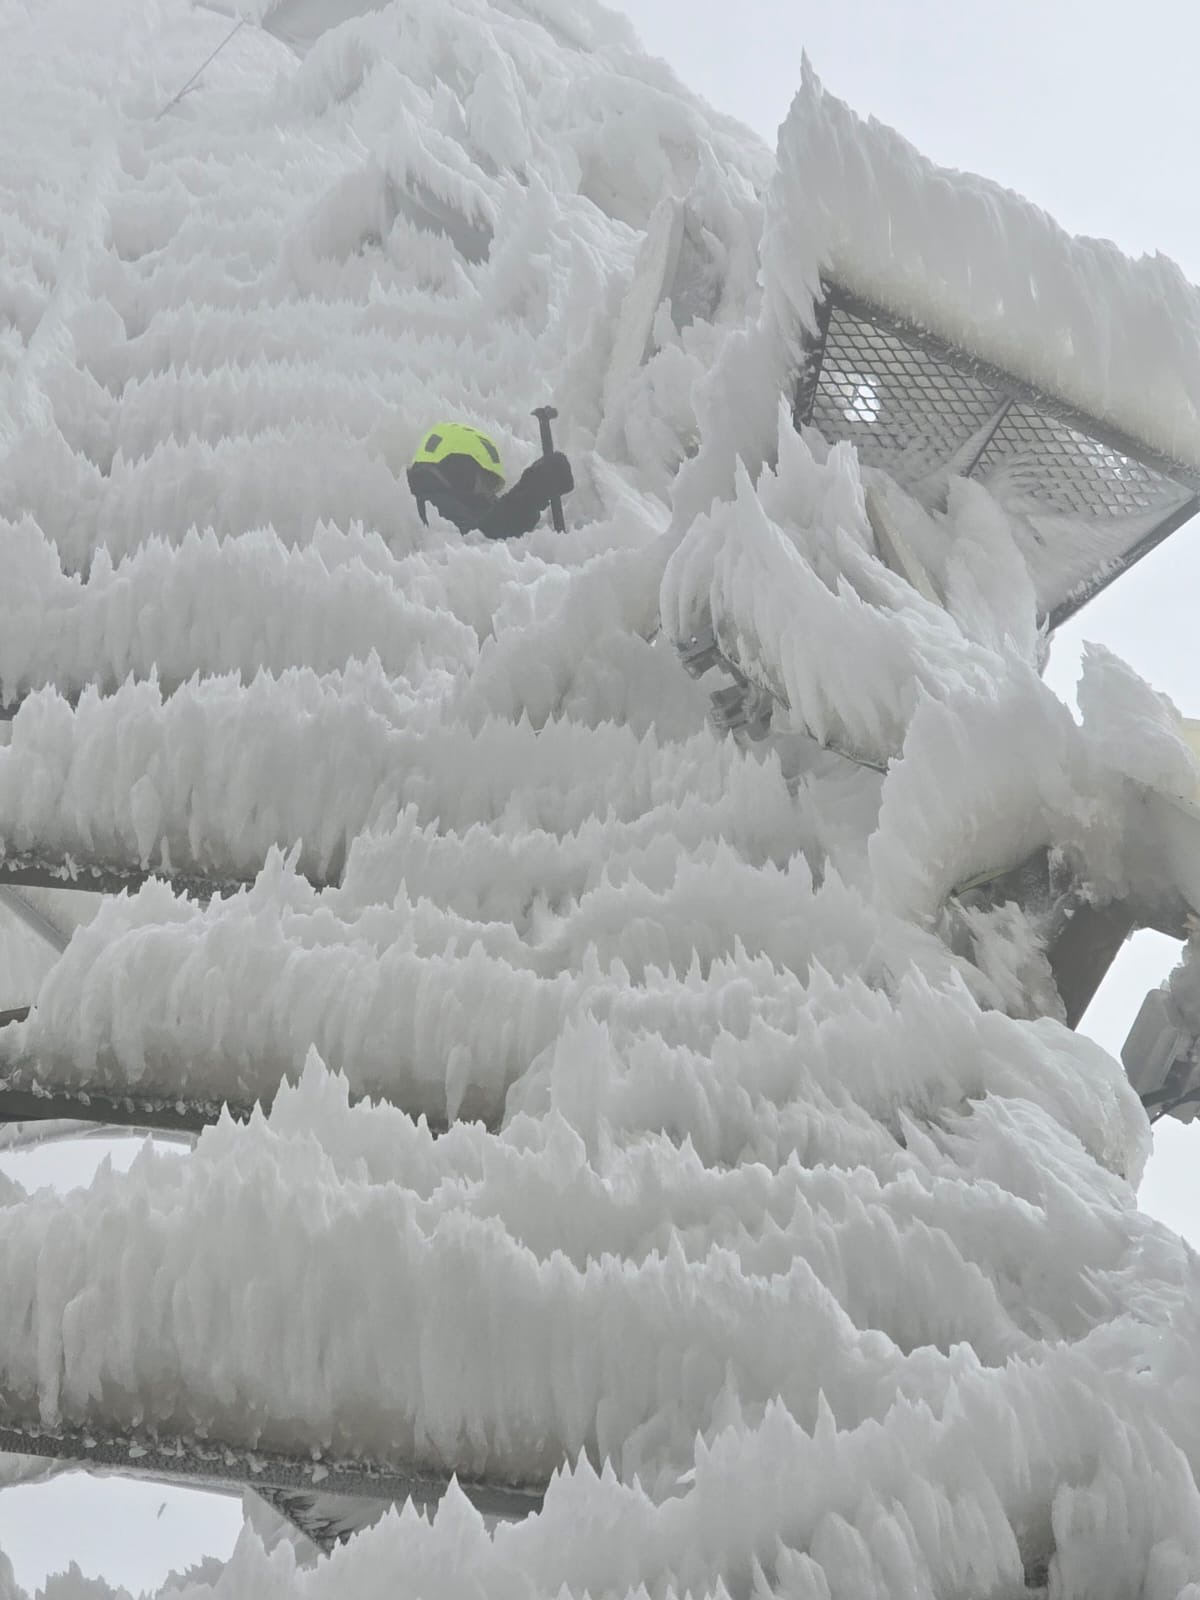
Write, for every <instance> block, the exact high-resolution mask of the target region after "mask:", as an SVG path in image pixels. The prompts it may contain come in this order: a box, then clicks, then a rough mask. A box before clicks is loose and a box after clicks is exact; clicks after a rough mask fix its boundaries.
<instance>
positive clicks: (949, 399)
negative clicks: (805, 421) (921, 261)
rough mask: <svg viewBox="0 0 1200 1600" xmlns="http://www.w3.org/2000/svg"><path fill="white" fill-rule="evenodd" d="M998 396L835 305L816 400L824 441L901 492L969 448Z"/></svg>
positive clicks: (815, 419)
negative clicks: (846, 447) (844, 443)
mask: <svg viewBox="0 0 1200 1600" xmlns="http://www.w3.org/2000/svg"><path fill="white" fill-rule="evenodd" d="M1001 400H1002V396H1000V395H999V394H998V393H997V392H996V391H995V390H993V389H989V388H987V387H986V386H985V385H984V384H982V383H980V382H979V381H978V380H977V379H976V378H973V377H971V376H969V375H968V374H967V373H965V372H960V371H958V370H957V369H956V368H954V367H952V366H950V365H949V364H948V363H946V362H944V361H939V360H937V359H936V358H935V357H934V356H932V355H930V354H928V353H927V352H926V351H924V350H922V349H921V348H920V347H919V346H916V345H912V344H906V343H905V342H904V341H903V340H901V339H899V338H898V337H896V335H894V334H892V333H889V332H887V331H886V330H885V329H883V328H881V327H877V326H876V325H875V324H873V323H870V322H865V321H862V320H860V319H859V318H858V317H854V316H851V315H850V314H849V313H848V312H846V311H845V310H843V309H842V307H840V306H837V305H835V306H834V307H833V309H832V312H831V314H830V318H829V331H828V334H827V336H826V339H825V351H824V359H823V361H822V364H821V371H820V376H819V379H818V382H817V386H816V392H815V395H814V398H813V410H812V421H813V423H814V424H815V425H816V426H817V427H818V428H819V429H820V430H821V432H822V433H823V434H824V435H825V437H826V438H827V439H848V440H850V441H851V443H853V444H854V445H855V447H856V448H857V450H858V453H859V456H860V458H861V459H862V460H863V461H864V462H866V464H867V465H868V466H872V467H881V468H886V470H887V471H888V472H890V473H891V474H892V476H893V477H894V478H896V479H897V480H898V481H899V482H900V483H903V484H904V485H905V486H906V487H910V488H911V487H914V486H915V485H916V484H918V483H920V482H922V481H923V480H924V479H926V478H928V477H929V476H930V475H931V474H933V473H936V472H938V471H939V470H940V471H944V470H945V469H946V467H947V465H948V463H950V462H952V461H953V460H954V459H955V458H956V457H957V456H959V455H960V454H961V453H962V452H963V450H964V449H969V447H970V444H971V441H972V440H973V439H974V438H975V437H976V436H977V435H978V434H979V432H980V430H981V429H983V428H985V427H986V426H987V424H988V421H989V419H990V418H992V417H993V416H994V414H995V412H996V410H997V408H998V407H999V405H1000V404H1001Z"/></svg>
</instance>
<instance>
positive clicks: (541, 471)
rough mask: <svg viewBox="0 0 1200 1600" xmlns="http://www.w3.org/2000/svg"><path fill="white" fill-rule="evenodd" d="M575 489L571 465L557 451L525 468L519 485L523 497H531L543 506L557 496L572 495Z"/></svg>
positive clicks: (560, 452) (541, 457) (559, 451)
mask: <svg viewBox="0 0 1200 1600" xmlns="http://www.w3.org/2000/svg"><path fill="white" fill-rule="evenodd" d="M574 487H575V477H574V474H573V473H572V471H571V463H570V462H569V461H568V460H567V458H566V456H565V455H563V453H562V451H561V450H555V451H553V452H552V453H551V454H550V455H548V456H540V457H539V458H538V460H536V461H535V462H534V463H533V465H532V466H528V467H526V468H525V471H524V472H523V473H522V474H521V477H520V481H519V482H518V483H517V489H518V490H519V491H520V493H521V494H522V495H526V494H527V495H529V497H530V498H531V499H536V500H537V501H538V502H539V503H540V504H541V505H542V506H548V505H549V504H550V502H551V500H553V499H554V498H555V496H559V497H561V496H562V495H564V494H570V492H571V490H572V489H573V488H574Z"/></svg>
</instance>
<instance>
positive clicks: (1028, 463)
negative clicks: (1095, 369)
mask: <svg viewBox="0 0 1200 1600" xmlns="http://www.w3.org/2000/svg"><path fill="white" fill-rule="evenodd" d="M885 320H886V319H883V318H882V316H881V320H880V321H879V322H875V321H872V320H870V319H869V318H867V317H865V316H860V315H857V314H855V313H854V312H852V311H850V310H848V309H847V308H846V306H844V305H843V304H841V303H840V302H839V300H838V299H837V297H836V295H835V297H834V299H833V303H832V305H831V307H830V310H829V321H828V332H827V334H826V337H825V341H824V346H823V350H822V352H821V364H820V371H819V373H818V374H817V381H816V384H815V387H814V388H813V390H812V415H811V419H806V420H811V421H812V422H813V423H814V424H815V425H816V426H817V427H818V428H819V429H820V430H821V432H822V433H823V434H824V435H825V437H826V438H828V439H834V440H843V439H845V440H849V441H850V442H851V443H853V444H854V445H855V447H856V448H857V450H858V452H859V455H860V457H861V459H862V460H863V461H864V462H865V463H866V464H867V465H868V466H873V467H881V468H884V469H885V470H886V471H888V472H889V473H890V474H891V475H892V476H893V477H894V478H896V479H897V481H898V482H900V483H902V484H903V485H904V486H905V487H906V488H909V489H916V488H918V487H919V486H920V485H922V484H926V483H929V482H930V480H933V482H934V483H936V482H938V481H940V480H941V479H943V478H944V476H945V475H946V474H947V473H949V472H955V473H962V474H970V473H972V472H978V473H979V475H980V476H981V477H985V478H987V479H989V480H995V481H998V482H1002V483H1003V485H1004V487H1005V489H1006V490H1007V491H1008V492H1009V493H1015V494H1019V495H1020V496H1021V497H1022V499H1025V500H1027V501H1029V502H1030V509H1031V510H1033V509H1039V510H1042V511H1044V512H1046V513H1049V514H1054V515H1059V516H1072V517H1082V518H1086V519H1089V520H1095V519H1102V520H1106V519H1109V518H1121V517H1138V518H1146V517H1147V516H1149V517H1150V518H1151V519H1152V518H1153V516H1154V515H1155V514H1161V515H1162V516H1163V517H1166V516H1168V515H1169V514H1170V513H1171V512H1172V511H1173V510H1175V509H1177V508H1178V507H1179V506H1180V505H1181V504H1182V502H1183V501H1184V500H1186V499H1187V497H1188V494H1189V490H1187V489H1186V488H1184V487H1183V486H1182V485H1181V484H1180V483H1178V482H1176V481H1175V480H1174V479H1172V478H1171V477H1169V476H1167V475H1166V474H1165V473H1163V472H1160V471H1157V470H1156V469H1155V468H1153V467H1150V466H1147V465H1145V464H1144V463H1143V462H1141V461H1138V460H1137V459H1135V458H1134V457H1132V456H1129V455H1125V454H1122V452H1121V451H1119V450H1117V449H1115V448H1113V447H1112V446H1110V445H1107V444H1103V443H1101V442H1100V441H1099V440H1098V439H1096V438H1094V437H1092V436H1091V435H1089V434H1087V433H1085V432H1082V431H1080V430H1078V429H1076V428H1074V427H1071V426H1069V425H1068V424H1067V423H1066V422H1063V421H1061V420H1060V419H1059V418H1058V417H1056V416H1054V415H1051V414H1049V413H1048V412H1046V411H1043V410H1041V409H1040V408H1039V407H1038V406H1037V405H1036V404H1033V403H1031V402H1030V401H1029V400H1028V399H1027V398H1025V397H1023V396H1022V395H1021V394H1020V386H1019V385H1017V384H1016V383H1015V381H1014V383H1013V384H1012V386H1011V387H1010V386H1009V385H1007V384H1006V383H1005V382H1004V379H1003V375H1002V374H993V373H992V372H991V369H986V370H987V376H986V377H985V376H984V375H982V374H981V372H980V370H979V368H980V367H981V366H982V364H981V363H975V362H972V361H971V360H970V358H969V357H966V356H963V357H962V360H961V363H960V362H958V361H956V360H954V359H953V358H952V357H951V356H950V355H949V354H948V353H943V352H942V351H941V350H931V349H928V348H925V347H924V344H923V343H922V342H921V340H920V338H919V337H913V338H909V337H906V336H905V335H904V334H903V333H902V332H899V331H896V330H894V329H892V328H890V327H888V326H886V325H885Z"/></svg>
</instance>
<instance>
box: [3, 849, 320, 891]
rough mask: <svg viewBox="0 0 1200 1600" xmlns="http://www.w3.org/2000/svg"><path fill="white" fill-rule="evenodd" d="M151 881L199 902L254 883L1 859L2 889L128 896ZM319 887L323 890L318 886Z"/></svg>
mask: <svg viewBox="0 0 1200 1600" xmlns="http://www.w3.org/2000/svg"><path fill="white" fill-rule="evenodd" d="M150 878H162V879H163V880H164V881H165V882H167V883H169V884H170V885H171V887H172V888H173V889H174V890H175V891H176V892H177V893H179V894H186V895H190V896H191V897H192V898H193V899H196V900H211V899H213V898H214V897H215V896H218V895H228V894H235V893H236V892H237V890H239V889H244V888H246V887H247V885H248V884H249V883H250V882H251V881H252V880H251V879H249V878H245V877H241V876H238V875H236V874H232V873H221V872H203V871H196V870H193V869H190V868H189V869H183V870H178V871H177V870H170V871H168V870H167V869H166V868H164V867H161V866H159V867H142V866H131V865H130V864H129V863H128V862H112V861H95V860H88V859H79V858H77V857H75V856H72V855H67V854H63V855H61V856H51V855H33V854H29V855H22V854H8V855H6V856H4V857H3V858H2V859H0V888H2V887H4V886H5V885H11V886H12V887H14V888H22V889H83V890H85V891H86V892H87V893H89V894H125V893H130V892H132V891H133V890H135V889H139V888H140V887H141V886H142V884H144V883H146V882H147V881H148V880H149V879H150ZM318 887H322V886H321V885H318Z"/></svg>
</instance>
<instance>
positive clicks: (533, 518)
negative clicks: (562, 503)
mask: <svg viewBox="0 0 1200 1600" xmlns="http://www.w3.org/2000/svg"><path fill="white" fill-rule="evenodd" d="M574 487H575V479H574V477H573V476H572V474H571V464H570V462H569V461H568V460H567V458H566V456H564V455H563V454H562V452H561V451H559V450H556V451H555V452H554V453H553V455H549V456H541V457H540V458H539V459H538V460H537V461H535V462H534V463H533V465H532V466H530V467H526V469H525V471H524V472H523V473H522V474H521V476H520V477H519V478H518V479H517V481H516V483H514V484H513V486H512V488H511V489H510V490H509V491H508V493H507V494H502V495H501V496H500V498H499V499H498V500H493V501H492V503H491V505H489V506H488V508H487V510H486V511H485V512H484V513H483V515H482V516H481V517H480V518H479V520H478V522H477V523H475V524H474V526H475V527H477V528H479V529H480V531H481V532H482V533H484V534H485V535H486V536H487V537H488V538H489V539H515V538H516V537H517V536H518V535H519V534H522V533H528V532H529V531H530V530H531V529H532V528H536V527H537V525H538V522H539V520H540V519H541V515H542V512H543V511H545V509H546V507H547V506H548V505H549V504H550V502H551V500H553V499H554V497H555V496H556V495H564V494H570V492H571V490H572V489H573V488H574Z"/></svg>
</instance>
